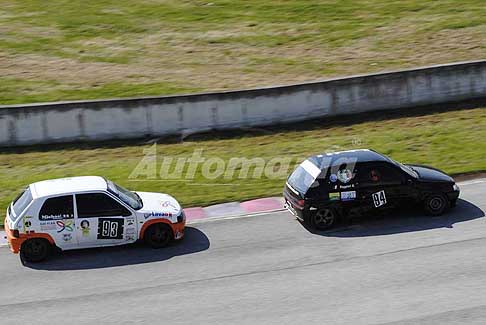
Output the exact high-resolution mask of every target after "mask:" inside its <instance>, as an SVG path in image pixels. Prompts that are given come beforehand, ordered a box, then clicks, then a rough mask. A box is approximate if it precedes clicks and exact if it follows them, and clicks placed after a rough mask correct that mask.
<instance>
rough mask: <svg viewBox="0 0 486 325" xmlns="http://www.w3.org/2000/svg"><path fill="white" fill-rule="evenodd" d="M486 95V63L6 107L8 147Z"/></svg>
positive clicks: (0, 116) (0, 119)
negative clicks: (245, 87)
mask: <svg viewBox="0 0 486 325" xmlns="http://www.w3.org/2000/svg"><path fill="white" fill-rule="evenodd" d="M481 97H486V61H477V62H466V63H457V64H448V65H441V66H433V67H425V68H419V69H412V70H404V71H397V72H388V73H379V74H371V75H361V76H353V77H349V78H339V79H332V80H325V81H319V82H312V83H306V84H298V85H290V86H280V87H270V88H263V89H254V90H242V91H231V92H223V93H207V94H195V95H184V96H170V97H158V98H135V99H123V100H122V99H120V100H102V101H84V102H63V103H46V104H35V105H14V106H0V146H17V145H28V144H39V143H54V142H69V141H79V140H106V139H120V138H137V137H145V136H163V135H170V134H181V133H182V134H183V133H189V132H198V131H206V130H211V129H223V128H239V127H248V126H262V125H269V124H276V123H285V122H292V121H299V120H305V119H311V118H313V117H325V116H335V115H340V114H352V113H360V112H367V111H373V110H386V109H396V108H403V109H406V108H407V107H413V106H417V105H429V104H437V103H445V102H451V101H459V100H465V99H474V98H481Z"/></svg>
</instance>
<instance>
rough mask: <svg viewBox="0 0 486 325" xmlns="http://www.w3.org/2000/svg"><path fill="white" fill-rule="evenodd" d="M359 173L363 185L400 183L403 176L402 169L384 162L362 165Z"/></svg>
mask: <svg viewBox="0 0 486 325" xmlns="http://www.w3.org/2000/svg"><path fill="white" fill-rule="evenodd" d="M358 175H359V177H358V180H359V183H360V184H361V185H362V186H373V185H391V184H400V183H401V182H402V178H403V176H402V174H401V173H400V171H398V170H396V169H395V168H393V167H390V166H387V165H384V164H372V165H371V164H370V165H363V166H360V167H359V171H358Z"/></svg>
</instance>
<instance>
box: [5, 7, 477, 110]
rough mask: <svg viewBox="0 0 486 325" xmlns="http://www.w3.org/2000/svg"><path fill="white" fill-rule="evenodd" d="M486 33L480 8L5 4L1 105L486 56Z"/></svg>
mask: <svg viewBox="0 0 486 325" xmlns="http://www.w3.org/2000/svg"><path fill="white" fill-rule="evenodd" d="M485 33H486V6H485V5H484V1H483V0H435V1H423V0H352V1H351V0H324V1H315V0H268V1H261V0H212V1H200V0H190V1H175V0H167V1H154V0H138V1H136V2H134V1H133V0H104V1H95V0H85V1H65V0H50V1H49V2H48V3H46V1H43V0H0V76H2V78H0V94H1V96H0V104H19V103H30V102H32V101H36V102H41V101H56V100H68V99H96V98H106V97H130V96H142V95H164V94H173V93H184V92H188V91H192V90H194V89H197V90H227V89H241V88H250V87H257V86H268V85H272V84H275V83H278V84H283V83H294V82H302V81H309V80H315V79H320V78H325V77H334V76H343V75H350V74H356V73H366V72H377V71H383V70H389V69H397V68H405V67H416V66H421V65H428V64H439V63H448V62H452V61H465V60H474V59H482V58H484V53H485V50H486V38H485V37H484V35H485Z"/></svg>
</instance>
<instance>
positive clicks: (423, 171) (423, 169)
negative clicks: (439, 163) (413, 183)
mask: <svg viewBox="0 0 486 325" xmlns="http://www.w3.org/2000/svg"><path fill="white" fill-rule="evenodd" d="M407 166H410V167H412V168H413V169H414V170H415V171H416V172H417V173H418V174H419V180H422V181H428V182H454V179H453V178H452V177H450V176H449V175H447V174H446V173H444V172H442V171H440V170H438V169H435V168H432V167H428V166H421V165H407Z"/></svg>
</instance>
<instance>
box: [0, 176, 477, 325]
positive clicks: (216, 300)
mask: <svg viewBox="0 0 486 325" xmlns="http://www.w3.org/2000/svg"><path fill="white" fill-rule="evenodd" d="M461 190H462V193H461V198H462V200H460V201H459V203H458V206H457V208H456V209H454V210H452V211H450V212H449V213H448V214H447V215H445V216H443V217H433V218H431V217H426V216H423V215H421V213H420V212H416V211H406V212H404V211H402V212H397V213H396V214H394V215H393V216H391V215H389V216H382V217H377V218H372V219H369V220H366V221H355V222H353V223H352V224H350V225H343V226H342V227H340V228H338V229H336V230H334V231H329V232H320V233H312V232H309V231H308V230H307V229H306V228H304V227H303V226H302V225H301V224H300V223H299V222H297V221H296V220H295V219H294V218H293V217H292V216H291V215H290V214H288V213H287V212H277V213H272V214H266V215H260V216H253V217H247V218H235V219H231V220H218V221H211V222H204V223H199V224H193V225H191V226H189V228H188V232H187V237H186V239H185V240H184V241H183V242H182V243H179V244H177V245H174V246H172V247H170V248H168V249H165V250H152V249H148V248H145V247H143V246H137V245H135V246H129V247H118V248H107V249H94V250H83V251H73V252H65V253H63V254H59V255H56V256H54V257H53V258H52V259H51V260H50V261H48V262H45V263H42V264H37V265H22V264H21V262H20V261H19V258H18V256H16V255H13V254H11V253H10V252H9V250H8V249H7V248H5V247H4V248H0V274H1V287H0V323H2V324H14V323H27V324H30V323H36V324H57V323H59V324H66V323H68V324H72V323H76V324H77V323H93V322H96V323H117V324H118V323H133V322H135V323H145V322H147V323H148V322H155V323H161V324H169V323H170V324H179V323H181V324H201V323H211V324H213V323H219V324H235V323H257V324H303V323H318V324H323V323H349V324H380V323H396V324H417V323H425V324H447V323H453V324H465V323H477V324H485V323H486V224H485V216H484V215H485V214H484V211H486V180H482V181H470V182H468V183H465V184H462V186H461Z"/></svg>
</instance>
